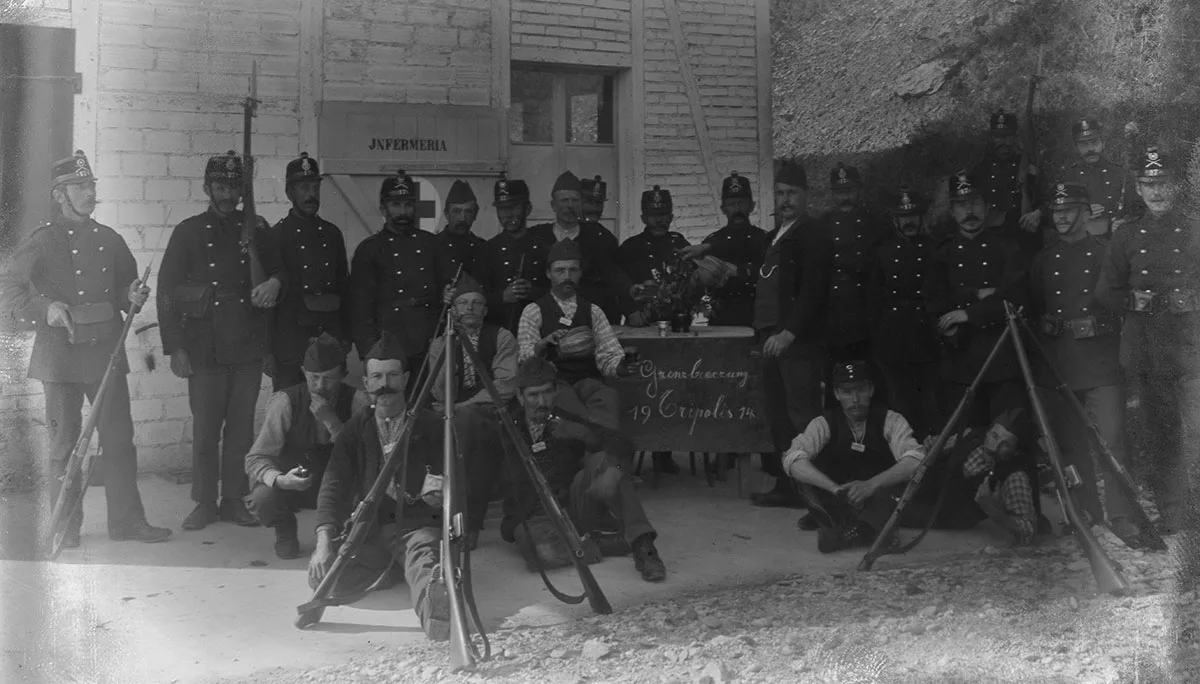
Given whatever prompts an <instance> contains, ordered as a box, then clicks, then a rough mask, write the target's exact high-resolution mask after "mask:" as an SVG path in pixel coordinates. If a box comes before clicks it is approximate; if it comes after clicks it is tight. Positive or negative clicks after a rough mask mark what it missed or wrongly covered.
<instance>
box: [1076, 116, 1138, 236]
mask: <svg viewBox="0 0 1200 684" xmlns="http://www.w3.org/2000/svg"><path fill="white" fill-rule="evenodd" d="M1071 137H1072V138H1073V139H1074V141H1075V151H1076V152H1078V153H1079V159H1078V160H1076V161H1075V162H1074V163H1072V164H1071V165H1070V166H1068V167H1067V168H1066V170H1065V171H1064V172H1063V174H1062V177H1063V178H1064V179H1067V180H1069V181H1072V182H1075V183H1079V184H1080V185H1082V186H1083V187H1084V188H1086V189H1087V193H1088V197H1089V198H1091V206H1090V211H1091V216H1090V218H1088V221H1087V231H1088V232H1089V233H1091V234H1092V235H1108V234H1110V233H1111V232H1112V231H1114V230H1116V229H1118V228H1120V227H1121V225H1122V224H1124V223H1125V222H1126V221H1128V220H1129V219H1130V218H1132V217H1136V216H1141V215H1142V214H1143V213H1144V212H1145V211H1146V207H1145V206H1144V205H1143V204H1142V202H1141V199H1140V198H1138V196H1137V182H1136V181H1135V180H1134V179H1133V177H1132V176H1133V174H1132V173H1130V172H1129V169H1126V168H1125V167H1123V166H1121V165H1120V164H1116V163H1114V162H1112V161H1110V160H1109V159H1108V158H1107V157H1105V156H1104V143H1105V141H1104V128H1103V127H1102V126H1101V125H1100V123H1099V122H1098V121H1096V120H1095V119H1091V118H1083V119H1080V120H1078V121H1076V122H1075V123H1073V124H1071Z"/></svg>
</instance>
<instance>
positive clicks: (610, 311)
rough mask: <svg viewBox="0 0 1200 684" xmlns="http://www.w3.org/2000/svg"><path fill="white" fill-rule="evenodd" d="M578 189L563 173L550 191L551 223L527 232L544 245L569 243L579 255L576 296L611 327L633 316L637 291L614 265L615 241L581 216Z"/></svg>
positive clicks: (638, 287)
mask: <svg viewBox="0 0 1200 684" xmlns="http://www.w3.org/2000/svg"><path fill="white" fill-rule="evenodd" d="M581 196H582V188H581V186H580V183H579V179H578V178H576V177H575V174H573V173H571V172H570V171H564V172H563V173H562V175H560V176H559V177H558V180H556V181H555V182H554V188H553V189H552V190H551V191H550V206H551V208H552V209H554V223H542V224H539V225H536V226H533V227H532V228H530V229H529V231H530V233H532V235H533V236H534V239H535V240H537V241H538V242H541V243H544V244H551V245H552V244H554V243H556V242H559V241H560V240H571V241H573V242H575V243H577V244H578V245H579V251H580V253H581V254H582V255H583V257H582V259H583V261H582V266H581V268H582V275H581V279H580V280H579V293H580V294H581V295H583V297H584V299H587V300H588V301H590V302H592V303H593V304H596V305H598V306H599V307H600V309H601V310H602V311H603V312H604V315H605V316H607V318H608V321H609V322H610V323H612V324H617V323H620V322H621V315H622V314H625V313H633V311H634V310H635V308H634V303H633V300H634V299H635V298H637V297H638V296H639V294H640V292H641V289H642V286H641V285H634V284H633V282H632V281H631V280H630V279H629V276H628V275H627V274H626V273H625V271H624V269H622V268H621V266H620V264H619V263H617V238H615V237H614V236H613V234H612V233H611V232H609V230H608V229H607V228H605V227H604V226H602V225H600V224H599V223H596V222H594V221H589V220H587V219H585V218H582V216H583V213H582V212H583V205H582V200H581Z"/></svg>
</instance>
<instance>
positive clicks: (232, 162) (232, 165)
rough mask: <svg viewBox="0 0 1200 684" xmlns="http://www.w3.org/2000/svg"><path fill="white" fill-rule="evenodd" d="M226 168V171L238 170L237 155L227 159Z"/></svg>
mask: <svg viewBox="0 0 1200 684" xmlns="http://www.w3.org/2000/svg"><path fill="white" fill-rule="evenodd" d="M225 170H226V171H236V170H237V157H229V158H228V159H226V160H225Z"/></svg>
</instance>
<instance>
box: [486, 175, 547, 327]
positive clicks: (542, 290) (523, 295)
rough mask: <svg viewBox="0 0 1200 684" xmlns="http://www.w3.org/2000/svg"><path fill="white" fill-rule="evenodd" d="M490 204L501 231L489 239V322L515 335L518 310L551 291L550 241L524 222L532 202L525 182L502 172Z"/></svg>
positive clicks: (519, 312) (518, 316)
mask: <svg viewBox="0 0 1200 684" xmlns="http://www.w3.org/2000/svg"><path fill="white" fill-rule="evenodd" d="M492 204H493V206H495V207H496V218H497V220H499V222H500V227H501V229H502V230H501V232H500V234H499V235H497V236H496V237H494V238H492V239H491V240H488V244H489V245H490V246H491V256H492V267H491V271H492V274H493V280H494V282H493V283H492V289H491V291H490V292H489V294H488V312H489V314H490V315H489V321H490V322H492V323H495V324H496V325H500V326H503V327H505V328H507V329H508V331H509V332H511V333H513V334H514V335H515V334H516V332H517V323H519V322H520V319H521V310H522V309H523V308H524V307H525V305H526V304H528V303H529V302H533V301H537V300H538V299H541V298H542V297H543V296H545V294H546V293H547V292H549V291H550V281H549V280H548V279H547V278H546V252H548V251H549V250H550V245H551V244H553V243H551V242H546V241H544V240H538V239H537V237H536V236H535V235H534V234H533V233H532V232H531V231H530V230H529V228H528V226H527V225H526V220H527V219H528V218H529V212H531V211H533V205H532V204H531V203H530V202H529V186H528V185H526V184H525V181H523V180H509V179H508V178H507V177H506V176H505V175H504V173H503V172H501V174H500V180H498V181H496V186H495V189H494V199H493V202H492Z"/></svg>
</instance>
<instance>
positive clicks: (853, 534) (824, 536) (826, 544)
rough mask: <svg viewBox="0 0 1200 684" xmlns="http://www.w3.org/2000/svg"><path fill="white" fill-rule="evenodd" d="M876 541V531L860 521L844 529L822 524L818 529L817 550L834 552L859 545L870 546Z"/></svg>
mask: <svg viewBox="0 0 1200 684" xmlns="http://www.w3.org/2000/svg"><path fill="white" fill-rule="evenodd" d="M874 541H875V531H874V530H873V529H871V526H870V525H867V524H865V523H858V524H855V525H851V526H849V527H846V528H844V529H841V530H839V529H837V528H835V527H828V526H822V527H821V529H820V530H818V531H817V550H818V551H820V552H821V553H833V552H835V551H843V550H845V549H853V548H855V547H858V546H870V545H871V544H872V543H873V542H874Z"/></svg>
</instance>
